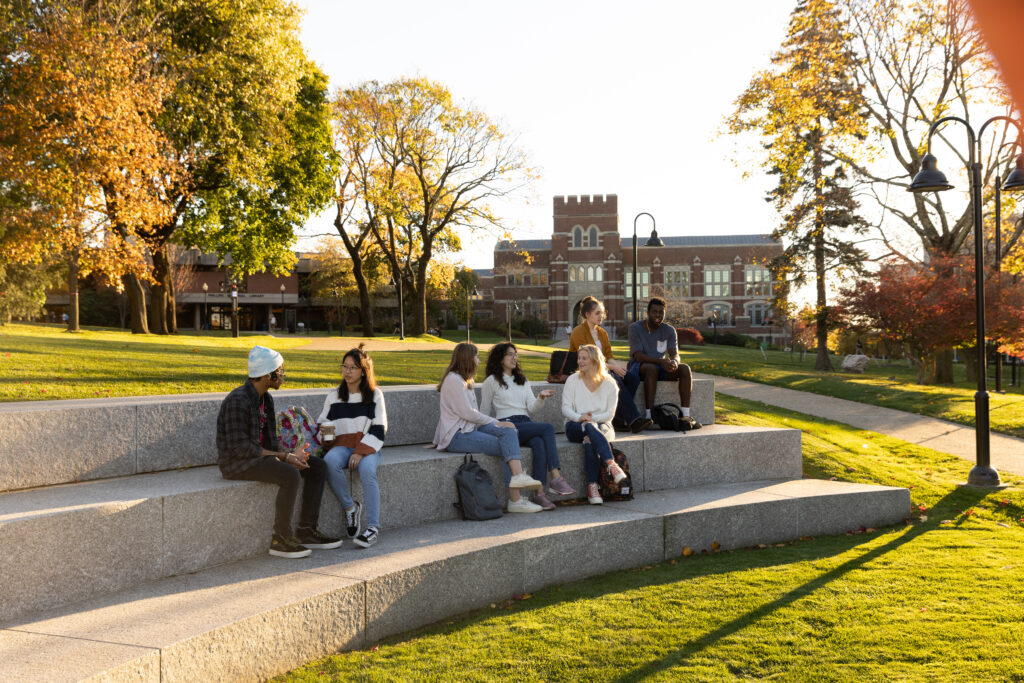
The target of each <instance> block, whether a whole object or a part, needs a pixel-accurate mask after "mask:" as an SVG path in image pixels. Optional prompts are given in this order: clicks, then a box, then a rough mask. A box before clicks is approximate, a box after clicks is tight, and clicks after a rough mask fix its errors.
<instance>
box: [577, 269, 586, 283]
mask: <svg viewBox="0 0 1024 683" xmlns="http://www.w3.org/2000/svg"><path fill="white" fill-rule="evenodd" d="M576 279H577V280H578V281H580V282H585V281H586V279H587V271H586V270H584V268H583V266H576Z"/></svg>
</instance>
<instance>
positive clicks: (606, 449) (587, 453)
mask: <svg viewBox="0 0 1024 683" xmlns="http://www.w3.org/2000/svg"><path fill="white" fill-rule="evenodd" d="M585 436H589V437H590V443H586V442H584V441H583V437H585ZM565 438H567V439H569V441H572V442H573V443H582V444H583V470H584V471H585V472H586V473H587V483H588V484H596V483H597V475H598V473H599V472H600V471H601V470H600V468H601V462H602V461H603V462H608V461H609V460H611V459H612V457H613V456H612V447H611V444H609V443H608V439H606V438H605V435H604V434H602V433H601V430H600V429H599V428H598V426H597V425H596V424H594V423H593V422H566V423H565Z"/></svg>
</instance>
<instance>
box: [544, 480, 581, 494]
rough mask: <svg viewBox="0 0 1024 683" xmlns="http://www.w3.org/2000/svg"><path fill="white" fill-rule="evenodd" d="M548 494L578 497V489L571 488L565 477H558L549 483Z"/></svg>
mask: <svg viewBox="0 0 1024 683" xmlns="http://www.w3.org/2000/svg"><path fill="white" fill-rule="evenodd" d="M548 493H550V494H551V495H553V496H574V495H576V489H574V488H573V487H571V486H569V482H567V481H566V480H565V477H558V478H557V479H552V480H551V481H549V482H548Z"/></svg>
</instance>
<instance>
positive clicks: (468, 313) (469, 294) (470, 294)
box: [466, 287, 480, 342]
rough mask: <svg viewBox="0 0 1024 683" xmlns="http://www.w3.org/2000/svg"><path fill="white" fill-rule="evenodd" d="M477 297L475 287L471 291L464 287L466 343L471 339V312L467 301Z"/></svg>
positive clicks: (477, 293)
mask: <svg viewBox="0 0 1024 683" xmlns="http://www.w3.org/2000/svg"><path fill="white" fill-rule="evenodd" d="M479 296H480V293H479V292H478V291H476V288H475V287H474V288H473V289H472V290H470V288H469V287H466V341H468V342H471V341H472V339H470V338H469V319H470V318H471V317H473V316H472V313H473V311H472V309H470V307H469V300H470V299H471V298H472V299H474V300H475V299H476V298H477V297H479Z"/></svg>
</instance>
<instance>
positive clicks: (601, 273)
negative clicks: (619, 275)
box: [596, 266, 604, 282]
mask: <svg viewBox="0 0 1024 683" xmlns="http://www.w3.org/2000/svg"><path fill="white" fill-rule="evenodd" d="M596 275H597V281H598V282H603V281H604V269H603V268H601V266H598V267H597V273H596Z"/></svg>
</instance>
